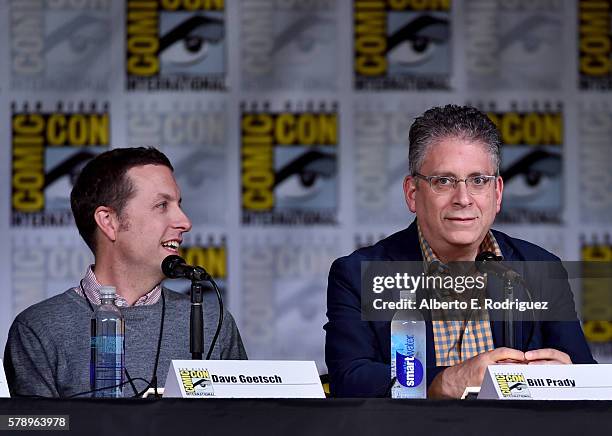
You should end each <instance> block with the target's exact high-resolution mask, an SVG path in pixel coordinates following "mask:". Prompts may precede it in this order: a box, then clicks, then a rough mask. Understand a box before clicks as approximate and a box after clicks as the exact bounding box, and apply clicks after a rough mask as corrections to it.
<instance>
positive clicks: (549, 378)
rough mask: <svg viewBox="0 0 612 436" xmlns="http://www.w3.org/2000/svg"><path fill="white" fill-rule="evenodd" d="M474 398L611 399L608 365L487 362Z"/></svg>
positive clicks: (610, 376) (610, 370)
mask: <svg viewBox="0 0 612 436" xmlns="http://www.w3.org/2000/svg"><path fill="white" fill-rule="evenodd" d="M478 398H479V399H500V400H612V365H490V366H489V367H488V368H487V372H486V373H485V377H484V380H483V383H482V386H481V388H480V393H479V394H478Z"/></svg>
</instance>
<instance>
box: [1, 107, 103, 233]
mask: <svg viewBox="0 0 612 436" xmlns="http://www.w3.org/2000/svg"><path fill="white" fill-rule="evenodd" d="M11 110H12V114H11V142H12V164H11V175H12V178H11V182H12V186H11V210H12V219H11V221H12V226H13V227H55V226H66V225H69V224H71V223H72V222H73V217H72V212H71V209H70V191H71V190H72V186H73V185H74V182H75V181H76V178H77V176H78V175H79V173H80V171H81V169H82V168H83V167H84V166H85V164H86V163H87V162H88V161H89V160H90V159H91V158H92V157H94V156H95V155H96V154H99V153H101V152H102V151H104V150H105V149H107V148H108V146H109V144H110V111H109V107H108V104H107V103H104V104H102V105H98V104H97V103H91V104H89V103H83V102H81V103H76V104H74V103H73V102H59V103H58V104H57V106H55V109H52V110H48V109H45V108H43V106H42V104H40V103H35V104H29V103H24V104H23V105H19V104H18V103H15V102H13V104H12V105H11Z"/></svg>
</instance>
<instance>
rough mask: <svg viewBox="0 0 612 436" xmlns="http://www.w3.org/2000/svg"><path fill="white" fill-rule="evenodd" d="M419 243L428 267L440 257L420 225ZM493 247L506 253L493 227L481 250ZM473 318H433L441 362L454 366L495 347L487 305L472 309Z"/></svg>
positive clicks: (435, 339) (438, 364)
mask: <svg viewBox="0 0 612 436" xmlns="http://www.w3.org/2000/svg"><path fill="white" fill-rule="evenodd" d="M417 228H418V232H419V243H420V245H421V252H422V253H423V259H424V261H425V270H426V271H427V270H428V266H429V264H430V263H431V262H434V261H439V259H438V257H437V256H436V254H435V253H434V252H433V250H432V248H431V246H430V245H429V244H428V243H427V241H426V240H425V238H424V237H423V233H422V232H421V227H420V226H419V225H418V221H417ZM483 251H491V252H493V253H495V255H496V256H500V257H501V256H502V252H501V249H500V248H499V245H498V244H497V241H496V240H495V236H493V233H492V232H491V231H490V230H489V232H488V233H487V235H486V236H485V238H484V240H483V241H482V243H481V244H480V247H479V248H478V252H479V253H481V252H483ZM471 315H472V316H470V319H469V320H464V321H459V320H433V321H432V327H433V337H434V348H435V351H436V365H437V366H452V365H456V364H457V363H461V362H463V361H464V360H467V359H469V358H470V357H474V356H476V355H478V354H480V353H484V352H485V351H489V350H493V349H494V348H495V346H494V345H493V334H492V333H491V324H490V323H489V313H488V312H487V310H486V309H482V310H480V311H477V312H476V313H472V314H471Z"/></svg>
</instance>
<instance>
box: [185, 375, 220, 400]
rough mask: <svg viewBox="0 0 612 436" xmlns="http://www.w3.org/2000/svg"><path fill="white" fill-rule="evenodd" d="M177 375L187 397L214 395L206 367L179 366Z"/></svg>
mask: <svg viewBox="0 0 612 436" xmlns="http://www.w3.org/2000/svg"><path fill="white" fill-rule="evenodd" d="M179 375H180V376H181V385H182V387H183V390H184V391H185V395H186V396H187V397H211V396H214V395H215V390H214V389H213V385H212V381H211V380H210V372H209V371H208V369H206V368H201V369H193V368H179Z"/></svg>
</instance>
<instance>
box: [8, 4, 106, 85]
mask: <svg viewBox="0 0 612 436" xmlns="http://www.w3.org/2000/svg"><path fill="white" fill-rule="evenodd" d="M110 3H111V2H110V0H82V1H72V0H47V1H22V0H11V1H10V4H9V8H10V9H9V23H10V24H9V25H10V56H11V60H10V62H11V86H12V88H13V89H15V90H32V89H54V90H80V89H89V90H98V91H105V90H108V89H109V81H110V66H111V62H110V45H111V26H110V23H111V16H110Z"/></svg>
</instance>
